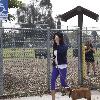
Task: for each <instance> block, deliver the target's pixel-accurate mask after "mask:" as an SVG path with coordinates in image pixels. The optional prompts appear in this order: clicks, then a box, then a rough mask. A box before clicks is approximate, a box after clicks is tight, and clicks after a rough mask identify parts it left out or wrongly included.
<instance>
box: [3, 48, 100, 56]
mask: <svg viewBox="0 0 100 100" xmlns="http://www.w3.org/2000/svg"><path fill="white" fill-rule="evenodd" d="M51 51H52V50H51V49H50V52H51ZM72 57H73V49H72V48H70V49H68V58H72ZM94 57H95V58H98V57H100V49H98V50H97V51H96V53H95V54H94ZM3 58H35V48H3Z"/></svg>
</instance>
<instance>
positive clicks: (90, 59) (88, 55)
mask: <svg viewBox="0 0 100 100" xmlns="http://www.w3.org/2000/svg"><path fill="white" fill-rule="evenodd" d="M90 47H91V48H93V46H92V45H90ZM86 50H88V49H86ZM93 54H94V51H93V50H92V49H90V50H89V51H88V52H85V60H86V61H87V62H94V55H93Z"/></svg>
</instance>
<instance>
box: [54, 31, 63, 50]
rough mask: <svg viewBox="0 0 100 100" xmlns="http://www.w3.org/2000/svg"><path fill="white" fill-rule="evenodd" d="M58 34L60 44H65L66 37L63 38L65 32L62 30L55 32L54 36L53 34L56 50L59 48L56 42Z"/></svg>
mask: <svg viewBox="0 0 100 100" xmlns="http://www.w3.org/2000/svg"><path fill="white" fill-rule="evenodd" d="M56 35H57V36H58V37H59V39H60V40H59V44H63V43H64V39H63V34H62V33H61V32H57V33H55V34H54V36H53V41H54V44H53V49H54V50H56V49H57V44H56V42H55V40H54V39H55V36H56Z"/></svg>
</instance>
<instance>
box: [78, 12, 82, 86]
mask: <svg viewBox="0 0 100 100" xmlns="http://www.w3.org/2000/svg"><path fill="white" fill-rule="evenodd" d="M82 25H83V14H82V13H81V12H80V14H79V15H78V27H79V28H80V29H79V32H78V57H79V58H78V84H79V85H82V84H83V71H82Z"/></svg>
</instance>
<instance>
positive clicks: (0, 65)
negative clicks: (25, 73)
mask: <svg viewBox="0 0 100 100" xmlns="http://www.w3.org/2000/svg"><path fill="white" fill-rule="evenodd" d="M0 27H2V21H0ZM2 33H3V29H2V28H1V29H0V95H3V93H4V86H3V79H4V75H3V43H2V39H3V37H2Z"/></svg>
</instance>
